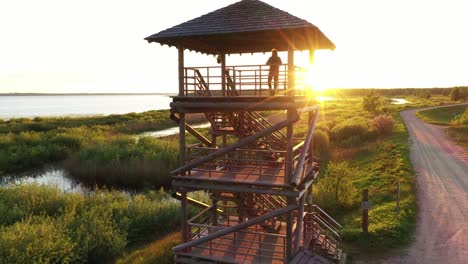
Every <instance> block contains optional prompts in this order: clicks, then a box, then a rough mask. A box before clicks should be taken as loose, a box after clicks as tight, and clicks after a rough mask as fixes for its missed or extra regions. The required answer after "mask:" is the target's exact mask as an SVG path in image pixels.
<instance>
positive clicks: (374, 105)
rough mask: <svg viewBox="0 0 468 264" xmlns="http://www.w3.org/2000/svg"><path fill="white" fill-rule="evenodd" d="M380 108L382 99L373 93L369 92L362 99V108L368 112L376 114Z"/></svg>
mask: <svg viewBox="0 0 468 264" xmlns="http://www.w3.org/2000/svg"><path fill="white" fill-rule="evenodd" d="M381 106H382V98H381V96H379V95H378V94H376V93H375V92H374V91H371V92H370V93H368V94H367V95H366V96H365V97H364V98H363V99H362V108H363V109H364V110H366V111H368V112H371V113H377V111H378V110H379V108H380V107H381Z"/></svg>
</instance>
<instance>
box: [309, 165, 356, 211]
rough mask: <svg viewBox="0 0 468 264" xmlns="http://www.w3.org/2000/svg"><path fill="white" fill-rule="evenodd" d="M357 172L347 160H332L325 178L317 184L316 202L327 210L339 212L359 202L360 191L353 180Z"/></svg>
mask: <svg viewBox="0 0 468 264" xmlns="http://www.w3.org/2000/svg"><path fill="white" fill-rule="evenodd" d="M356 175H357V172H356V171H355V170H354V169H353V168H351V167H350V166H349V164H348V163H347V162H330V163H328V166H327V170H326V172H325V175H324V176H323V178H320V179H319V181H318V183H317V184H316V187H315V189H314V190H315V191H316V195H315V202H316V203H317V204H318V205H320V206H321V207H322V208H324V209H325V210H329V211H330V212H337V210H339V209H342V208H350V207H352V206H353V205H355V204H356V202H357V196H358V191H357V189H356V188H355V187H354V186H353V184H352V180H353V178H354V177H356Z"/></svg>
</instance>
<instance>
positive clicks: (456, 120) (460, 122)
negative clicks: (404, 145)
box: [416, 105, 468, 149]
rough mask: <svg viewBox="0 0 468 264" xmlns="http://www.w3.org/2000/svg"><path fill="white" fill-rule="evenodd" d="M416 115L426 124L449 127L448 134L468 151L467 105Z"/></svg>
mask: <svg viewBox="0 0 468 264" xmlns="http://www.w3.org/2000/svg"><path fill="white" fill-rule="evenodd" d="M416 115H417V116H418V117H419V118H421V119H422V120H424V121H425V122H428V123H432V124H437V125H444V126H447V129H446V132H447V134H448V135H449V136H450V137H451V138H452V139H453V140H455V141H456V142H458V143H459V144H461V145H462V146H464V147H465V148H467V149H468V108H467V106H466V105H457V106H451V107H443V108H434V109H428V110H423V111H418V112H417V113H416Z"/></svg>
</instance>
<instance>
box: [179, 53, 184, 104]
mask: <svg viewBox="0 0 468 264" xmlns="http://www.w3.org/2000/svg"><path fill="white" fill-rule="evenodd" d="M178 51H179V63H178V67H179V96H184V47H182V46H179V47H178Z"/></svg>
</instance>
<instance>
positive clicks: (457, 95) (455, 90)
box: [450, 87, 462, 101]
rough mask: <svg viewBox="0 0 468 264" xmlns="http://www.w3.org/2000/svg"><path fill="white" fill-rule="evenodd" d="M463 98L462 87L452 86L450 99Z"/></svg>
mask: <svg viewBox="0 0 468 264" xmlns="http://www.w3.org/2000/svg"><path fill="white" fill-rule="evenodd" d="M460 99H462V96H461V93H460V89H459V88H458V87H454V88H452V91H451V92H450V101H458V100H460Z"/></svg>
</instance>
